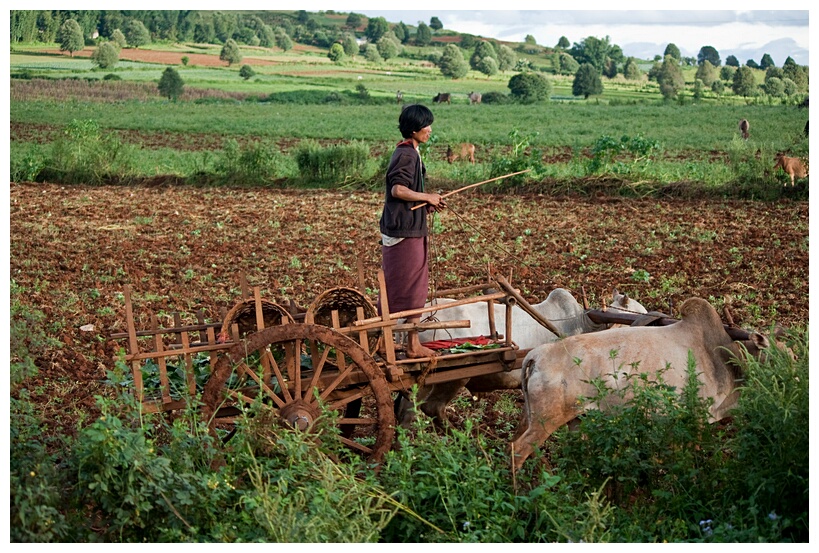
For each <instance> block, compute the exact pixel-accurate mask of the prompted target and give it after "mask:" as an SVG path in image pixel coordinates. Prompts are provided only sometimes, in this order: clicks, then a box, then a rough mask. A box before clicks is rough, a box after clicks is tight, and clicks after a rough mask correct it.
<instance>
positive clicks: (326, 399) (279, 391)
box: [202, 323, 395, 461]
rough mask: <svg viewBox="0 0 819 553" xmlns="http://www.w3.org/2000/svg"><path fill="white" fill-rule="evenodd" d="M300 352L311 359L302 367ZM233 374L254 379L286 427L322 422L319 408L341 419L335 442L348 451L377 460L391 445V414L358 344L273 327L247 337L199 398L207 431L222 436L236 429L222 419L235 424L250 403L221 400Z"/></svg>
mask: <svg viewBox="0 0 819 553" xmlns="http://www.w3.org/2000/svg"><path fill="white" fill-rule="evenodd" d="M302 353H307V354H308V355H309V356H310V361H308V362H307V363H306V364H305V366H304V367H302ZM311 365H312V366H311ZM283 370H284V373H283V372H282V371H283ZM234 371H239V372H241V373H243V374H244V375H246V377H249V379H252V380H254V381H255V382H256V383H257V384H258V386H259V388H260V389H261V391H262V396H261V397H262V400H263V402H264V404H265V405H267V407H268V409H269V410H270V412H271V413H272V414H274V415H276V416H278V417H279V419H281V420H282V421H283V422H285V423H286V424H288V425H290V426H292V427H296V428H299V429H302V430H306V429H309V428H310V426H311V425H312V424H313V421H315V420H316V419H317V418H318V417H320V416H321V413H322V411H321V407H320V405H325V406H326V407H325V408H326V409H330V410H335V411H339V412H340V413H341V415H340V417H339V419H338V425H339V427H340V429H341V438H340V439H341V442H342V443H343V444H345V445H346V446H347V447H349V448H350V449H351V450H353V451H356V452H359V453H363V454H364V455H365V456H367V457H368V458H369V459H370V460H373V461H378V460H380V459H381V458H382V457H383V455H384V453H386V452H387V451H388V450H389V449H390V447H391V446H392V439H393V436H394V432H395V416H394V414H393V409H392V399H391V396H390V390H389V386H388V384H387V382H386V379H385V377H384V374H383V371H382V369H381V367H380V366H379V365H378V364H377V363H376V362H375V361H374V360H373V358H372V357H371V356H370V355H369V353H368V352H367V351H366V350H364V349H363V348H362V347H361V346H360V345H359V344H358V343H357V342H355V341H354V340H351V339H350V338H348V337H346V336H344V335H343V334H341V333H339V332H337V331H335V330H333V329H331V328H328V327H325V326H321V325H313V324H297V323H292V324H287V325H276V326H274V327H268V328H265V329H263V330H261V331H259V332H256V333H254V334H250V335H248V336H246V337H245V339H244V341H243V342H241V343H239V344H236V345H235V346H234V347H233V348H231V349H230V350H228V351H227V355H225V356H223V357H221V358H220V359H219V361H218V363H217V364H216V366H215V367H214V369H213V371H212V373H211V376H210V379H209V380H208V382H207V383H206V385H205V391H204V393H203V396H202V399H203V403H204V404H205V407H204V408H203V410H204V411H205V414H206V416H207V420H209V421H211V423H210V424H211V429H212V431H214V432H215V431H216V429H215V426H216V425H217V424H218V425H219V428H220V429H222V430H224V431H225V432H227V431H230V432H233V431H235V430H234V429H235V424H234V425H233V426H231V424H230V419H229V418H228V417H224V416H222V415H223V414H226V413H227V414H229V415H230V417H233V418H234V420H235V419H236V417H237V416H238V415H240V414H241V405H240V404H242V403H247V402H250V401H253V399H254V398H253V397H251V396H252V395H253V394H254V393H256V392H253V391H252V390H248V391H246V390H245V389H242V390H236V391H235V392H234V393H233V394H230V395H228V396H227V399H225V397H226V394H225V393H224V392H225V390H224V387H225V385H226V382H227V380H228V378H229V376H230V375H231V374H232V373H233V372H234ZM270 373H272V374H270ZM302 373H304V374H302ZM217 413H218V415H217ZM217 421H218V422H217Z"/></svg>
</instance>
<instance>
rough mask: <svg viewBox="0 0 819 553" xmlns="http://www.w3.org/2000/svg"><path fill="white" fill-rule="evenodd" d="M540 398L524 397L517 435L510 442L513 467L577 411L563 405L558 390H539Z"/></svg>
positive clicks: (519, 464) (521, 462)
mask: <svg viewBox="0 0 819 553" xmlns="http://www.w3.org/2000/svg"><path fill="white" fill-rule="evenodd" d="M538 395H540V397H541V398H543V399H541V400H532V398H530V397H526V403H525V406H524V410H523V416H522V417H521V427H522V428H519V429H518V431H517V432H516V435H518V437H517V438H516V439H515V440H514V441H513V442H512V451H513V453H514V458H513V463H514V467H515V469H516V470H517V469H520V467H521V466H523V462H524V461H525V460H526V459H528V458H529V456H531V455H532V453H533V452H534V450H535V448H536V447H540V446H541V445H543V443H544V442H545V441H546V440H547V439H548V438H549V436H551V435H552V434H553V433H554V431H555V430H557V429H558V428H560V427H561V426H563V425H564V424H566V423H567V422H569V421H570V420H572V419H574V418H575V417H576V416H577V413H575V412H574V411H570V410H569V409H567V408H566V407H565V405H564V401H563V399H564V398H563V394H562V393H560V390H548V389H541V390H539V393H538Z"/></svg>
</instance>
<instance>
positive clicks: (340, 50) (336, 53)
mask: <svg viewBox="0 0 819 553" xmlns="http://www.w3.org/2000/svg"><path fill="white" fill-rule="evenodd" d="M327 57H328V58H330V61H332V62H334V63H340V62H341V60H342V59H344V46H342V45H341V44H339V43H338V42H336V43H333V45H332V46H330V51H329V52H328V53H327Z"/></svg>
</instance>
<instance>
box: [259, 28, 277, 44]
mask: <svg viewBox="0 0 819 553" xmlns="http://www.w3.org/2000/svg"><path fill="white" fill-rule="evenodd" d="M257 32H258V34H259V46H262V47H263V48H273V47H274V46H275V45H276V33H274V32H273V27H271V26H270V25H268V24H266V23H262V24H261V25H260V26H259V29H258V30H257Z"/></svg>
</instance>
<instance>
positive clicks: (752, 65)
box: [745, 59, 759, 69]
mask: <svg viewBox="0 0 819 553" xmlns="http://www.w3.org/2000/svg"><path fill="white" fill-rule="evenodd" d="M745 66H746V67H750V68H751V69H759V64H758V63H757V62H755V61H754V60H753V59H749V60H748V61H746V62H745Z"/></svg>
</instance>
